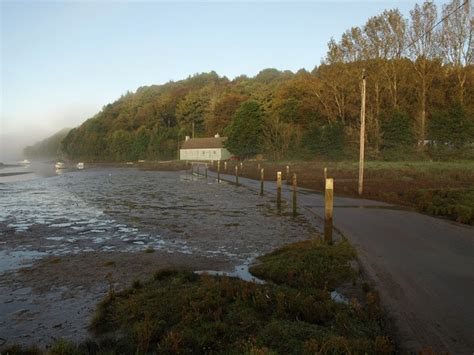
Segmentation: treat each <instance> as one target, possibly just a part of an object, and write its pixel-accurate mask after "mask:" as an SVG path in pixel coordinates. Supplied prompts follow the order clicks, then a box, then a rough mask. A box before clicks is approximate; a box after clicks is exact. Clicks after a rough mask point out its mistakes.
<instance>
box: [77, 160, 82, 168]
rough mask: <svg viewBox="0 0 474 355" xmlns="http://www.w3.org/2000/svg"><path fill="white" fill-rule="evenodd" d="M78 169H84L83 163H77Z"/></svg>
mask: <svg viewBox="0 0 474 355" xmlns="http://www.w3.org/2000/svg"><path fill="white" fill-rule="evenodd" d="M76 167H77V168H78V169H84V163H83V162H82V161H81V162H79V163H77V165H76Z"/></svg>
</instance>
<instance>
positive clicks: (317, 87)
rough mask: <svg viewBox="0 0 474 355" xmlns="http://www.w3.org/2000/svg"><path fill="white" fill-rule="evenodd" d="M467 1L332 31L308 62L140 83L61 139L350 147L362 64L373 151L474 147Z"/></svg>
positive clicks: (158, 152) (162, 154)
mask: <svg viewBox="0 0 474 355" xmlns="http://www.w3.org/2000/svg"><path fill="white" fill-rule="evenodd" d="M461 5H462V4H461V1H460V0H452V1H451V2H450V3H449V4H447V5H445V6H444V7H443V9H441V11H438V9H437V8H436V6H435V4H434V3H431V2H424V3H423V4H422V5H416V6H415V8H414V9H413V10H412V11H411V13H410V18H409V19H406V18H404V17H403V16H402V14H401V13H400V12H399V11H398V10H387V11H384V12H383V13H382V14H380V15H378V16H375V17H372V18H370V19H369V20H368V21H367V22H366V24H365V25H364V26H363V27H353V28H351V29H349V30H347V31H346V32H345V33H343V34H342V36H341V38H340V40H338V41H336V40H334V39H331V40H330V42H329V44H328V53H327V56H326V58H325V59H324V60H323V61H322V63H321V65H320V66H318V67H315V68H314V70H313V71H312V72H307V71H306V70H304V69H302V70H300V71H298V72H297V73H292V72H290V71H278V70H276V69H265V70H262V71H261V72H260V73H259V74H258V75H256V76H255V77H253V78H249V77H247V76H244V75H242V76H239V77H237V78H235V79H234V80H229V79H227V78H226V77H219V76H218V75H217V74H216V73H215V72H211V73H204V74H199V75H194V76H192V77H189V78H187V79H186V80H182V81H178V82H169V83H167V84H164V85H154V86H148V87H141V88H139V89H138V90H137V91H136V92H135V93H127V94H126V95H124V96H122V97H121V98H120V99H119V100H117V101H116V102H114V103H112V104H109V105H107V106H105V107H104V108H103V109H102V111H101V112H99V113H98V114H97V115H96V116H95V117H93V118H91V119H89V120H88V121H86V122H85V123H84V124H83V125H81V126H80V127H78V128H76V129H73V130H72V131H71V132H70V133H69V134H68V136H67V137H66V138H65V139H64V141H63V144H62V150H63V151H64V153H66V155H67V156H69V157H70V158H81V159H89V160H134V159H168V158H174V157H176V154H177V149H178V145H179V142H180V141H182V140H183V139H184V137H185V136H186V135H194V136H196V137H201V136H211V135H214V134H215V133H220V134H221V135H222V134H226V135H228V136H229V140H228V147H229V148H230V150H231V151H232V152H233V153H234V154H236V155H241V156H252V155H254V154H256V153H257V152H259V153H263V154H264V155H265V156H266V157H267V158H272V159H283V158H315V157H316V158H317V157H320V158H329V159H339V158H350V157H353V156H355V155H356V154H357V151H358V131H359V120H360V82H361V76H362V72H363V70H365V72H366V77H367V142H368V143H367V144H368V147H367V150H368V151H367V154H368V156H369V157H373V158H386V159H390V158H394V159H396V158H402V157H428V156H432V157H450V156H456V157H465V158H466V157H470V156H471V157H472V150H473V137H474V128H473V127H474V118H473V116H474V100H473V98H474V66H473V42H472V35H473V27H474V21H473V19H472V18H471V17H470V14H469V8H468V6H461ZM438 12H439V13H438ZM442 17H447V18H446V19H445V20H444V21H443V22H442V24H441V25H440V26H438V27H436V28H435V29H434V30H430V29H431V28H432V27H433V25H434V24H435V23H437V22H438V21H439V19H440V18H442ZM423 34H424V35H423Z"/></svg>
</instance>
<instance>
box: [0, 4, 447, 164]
mask: <svg viewBox="0 0 474 355" xmlns="http://www.w3.org/2000/svg"><path fill="white" fill-rule="evenodd" d="M0 2H1V103H0V105H1V118H0V119H1V122H0V140H1V141H0V150H2V151H3V153H4V154H3V155H5V152H6V151H7V150H8V151H10V150H11V149H17V148H18V147H19V146H21V145H24V144H25V143H31V142H33V141H36V140H38V139H40V138H43V137H45V136H47V135H49V134H51V133H54V132H55V131H57V130H59V129H61V128H63V127H74V126H77V125H79V124H80V123H81V122H83V121H84V120H85V119H87V118H89V117H90V116H92V115H93V114H95V113H96V112H98V111H99V110H100V109H101V107H102V106H103V105H105V104H107V103H109V102H112V101H114V100H115V99H117V98H118V97H119V96H120V95H121V94H123V93H125V92H126V91H127V90H130V91H135V90H136V89H137V88H138V87H140V86H143V85H150V84H161V83H165V82H167V81H169V80H180V79H183V78H186V77H187V76H188V75H190V74H194V73H198V72H207V71H211V70H215V71H216V72H217V73H218V74H219V75H226V76H227V77H229V78H233V77H235V76H237V75H239V74H247V75H249V76H253V75H255V74H256V73H258V72H259V71H260V70H262V69H264V68H269V67H273V68H277V69H289V70H292V71H296V70H298V69H300V68H306V69H308V70H311V69H312V68H314V66H315V65H317V64H319V63H320V60H321V58H323V57H324V55H325V53H326V48H327V46H326V45H327V42H328V41H329V39H330V38H331V36H334V37H335V38H339V37H340V35H341V34H342V32H343V31H345V30H346V29H348V28H350V27H351V26H356V25H363V24H364V23H365V21H366V20H367V18H369V17H370V16H373V15H377V14H379V13H380V12H382V11H383V10H384V9H388V8H395V7H397V8H399V9H400V10H401V11H402V13H404V14H405V15H406V16H408V14H409V10H410V9H411V8H413V6H414V4H415V1H375V0H374V1H332V2H329V1H328V2H320V1H306V2H270V1H260V2H243V1H239V2H231V1H214V2H195V1H194V2H174V3H172V2H158V1H148V2H137V1H128V2H126V1H121V2H116V1H74V2H73V1H54V2H44V1H5V0H0ZM438 4H439V3H438ZM2 151H0V160H1V159H2V154H1V153H2Z"/></svg>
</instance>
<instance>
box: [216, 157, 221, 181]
mask: <svg viewBox="0 0 474 355" xmlns="http://www.w3.org/2000/svg"><path fill="white" fill-rule="evenodd" d="M217 182H221V161H220V160H218V161H217Z"/></svg>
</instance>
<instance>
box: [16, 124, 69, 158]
mask: <svg viewBox="0 0 474 355" xmlns="http://www.w3.org/2000/svg"><path fill="white" fill-rule="evenodd" d="M70 130H71V129H70V128H63V129H62V130H60V131H59V132H56V133H55V134H53V135H52V136H50V137H48V138H46V139H43V140H42V141H40V142H37V143H35V144H33V145H31V146H28V147H26V148H25V149H24V150H23V154H24V155H25V156H26V157H27V158H28V159H39V158H57V157H59V156H60V155H61V152H60V145H61V141H62V140H63V139H64V137H66V136H67V134H68V133H69V131H70Z"/></svg>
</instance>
